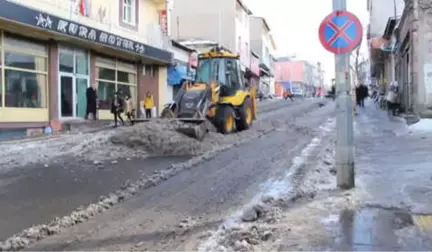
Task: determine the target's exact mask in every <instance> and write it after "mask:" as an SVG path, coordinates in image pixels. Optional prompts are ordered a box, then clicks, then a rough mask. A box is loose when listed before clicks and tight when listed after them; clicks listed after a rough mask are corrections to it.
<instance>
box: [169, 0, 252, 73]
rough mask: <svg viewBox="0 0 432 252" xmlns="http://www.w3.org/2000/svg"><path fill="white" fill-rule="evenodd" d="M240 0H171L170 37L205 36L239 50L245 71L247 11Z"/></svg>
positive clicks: (189, 37) (188, 38)
mask: <svg viewBox="0 0 432 252" xmlns="http://www.w3.org/2000/svg"><path fill="white" fill-rule="evenodd" d="M251 14H252V12H251V11H250V10H249V9H248V8H247V6H246V5H245V4H244V3H243V1H241V0H220V1H211V0H181V1H174V2H173V8H172V10H171V11H170V18H169V20H170V26H171V34H172V38H173V39H176V40H179V41H184V40H187V41H191V40H201V41H204V40H207V41H213V42H216V43H218V44H219V45H221V46H223V47H225V48H227V49H229V50H231V51H232V52H237V53H239V54H240V60H241V66H242V70H243V71H244V70H245V69H246V67H248V66H249V62H250V41H249V15H251Z"/></svg>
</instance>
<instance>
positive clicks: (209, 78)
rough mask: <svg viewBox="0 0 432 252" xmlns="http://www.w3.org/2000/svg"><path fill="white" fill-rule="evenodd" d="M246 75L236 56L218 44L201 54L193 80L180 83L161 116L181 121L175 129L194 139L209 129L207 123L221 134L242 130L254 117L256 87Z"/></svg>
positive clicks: (200, 137)
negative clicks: (242, 71)
mask: <svg viewBox="0 0 432 252" xmlns="http://www.w3.org/2000/svg"><path fill="white" fill-rule="evenodd" d="M246 77H248V76H243V75H242V74H241V69H240V61H239V55H237V54H233V53H232V52H230V51H229V50H227V49H224V48H221V47H216V48H213V49H212V50H210V51H209V52H207V53H202V54H200V55H199V56H198V67H197V70H196V78H195V81H194V82H192V83H184V84H183V87H182V89H181V90H180V91H179V93H178V94H177V96H176V98H175V99H174V102H173V103H172V104H170V105H169V106H167V107H166V108H165V109H164V111H163V114H162V116H163V117H168V118H173V119H177V120H180V121H182V122H183V123H184V125H183V127H180V128H178V131H179V132H182V133H184V134H186V135H188V136H191V137H194V138H197V139H202V138H203V137H204V136H205V134H206V132H208V131H209V124H208V123H207V122H210V123H211V124H212V125H213V126H214V127H215V128H216V129H217V131H219V132H220V133H223V134H229V133H232V132H234V131H241V130H246V129H248V128H249V127H250V126H251V125H252V122H253V121H254V120H255V119H256V98H255V97H256V88H255V87H253V86H251V85H247V84H246V83H245V78H246Z"/></svg>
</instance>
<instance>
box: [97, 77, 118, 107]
mask: <svg viewBox="0 0 432 252" xmlns="http://www.w3.org/2000/svg"><path fill="white" fill-rule="evenodd" d="M115 91H116V85H115V83H111V82H105V81H98V82H97V94H98V99H99V108H100V109H111V100H112V98H113V97H114V93H115Z"/></svg>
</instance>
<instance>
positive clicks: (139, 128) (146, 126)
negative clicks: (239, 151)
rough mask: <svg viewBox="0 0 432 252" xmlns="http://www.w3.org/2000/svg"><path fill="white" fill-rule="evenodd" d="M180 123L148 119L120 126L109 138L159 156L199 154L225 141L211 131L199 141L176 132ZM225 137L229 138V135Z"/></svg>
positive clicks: (225, 138)
mask: <svg viewBox="0 0 432 252" xmlns="http://www.w3.org/2000/svg"><path fill="white" fill-rule="evenodd" d="M180 126H185V125H182V124H181V123H180V122H178V121H170V120H163V119H158V120H152V121H149V122H144V123H140V124H137V125H136V126H134V127H129V128H125V129H122V130H121V131H118V132H116V133H115V134H114V135H112V136H111V137H110V141H111V143H113V144H115V145H118V146H126V147H128V148H131V149H142V150H144V151H146V152H148V153H150V154H152V155H162V156H163V155H199V154H202V153H205V152H208V151H212V150H215V149H217V148H218V147H220V146H221V145H223V144H226V143H227V142H229V141H227V137H225V136H224V135H222V134H218V133H214V132H209V133H208V134H207V135H206V137H205V138H204V139H203V140H202V141H198V140H196V139H194V138H191V137H188V136H186V135H184V134H181V133H179V132H177V131H176V130H175V129H176V128H178V127H180ZM233 135H234V136H235V134H233ZM228 138H233V136H230V137H228ZM234 138H235V137H234ZM234 140H237V139H234ZM231 142H232V141H231Z"/></svg>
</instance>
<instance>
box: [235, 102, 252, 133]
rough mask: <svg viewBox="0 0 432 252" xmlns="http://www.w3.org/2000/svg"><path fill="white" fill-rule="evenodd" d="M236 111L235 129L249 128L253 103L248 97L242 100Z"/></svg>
mask: <svg viewBox="0 0 432 252" xmlns="http://www.w3.org/2000/svg"><path fill="white" fill-rule="evenodd" d="M238 112H239V113H238V115H239V118H238V120H237V121H236V125H237V130H239V131H242V130H247V129H249V128H250V126H252V121H253V105H252V101H251V99H250V98H249V97H248V98H246V99H245V100H244V102H243V104H242V106H241V107H240V108H239V110H238Z"/></svg>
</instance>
